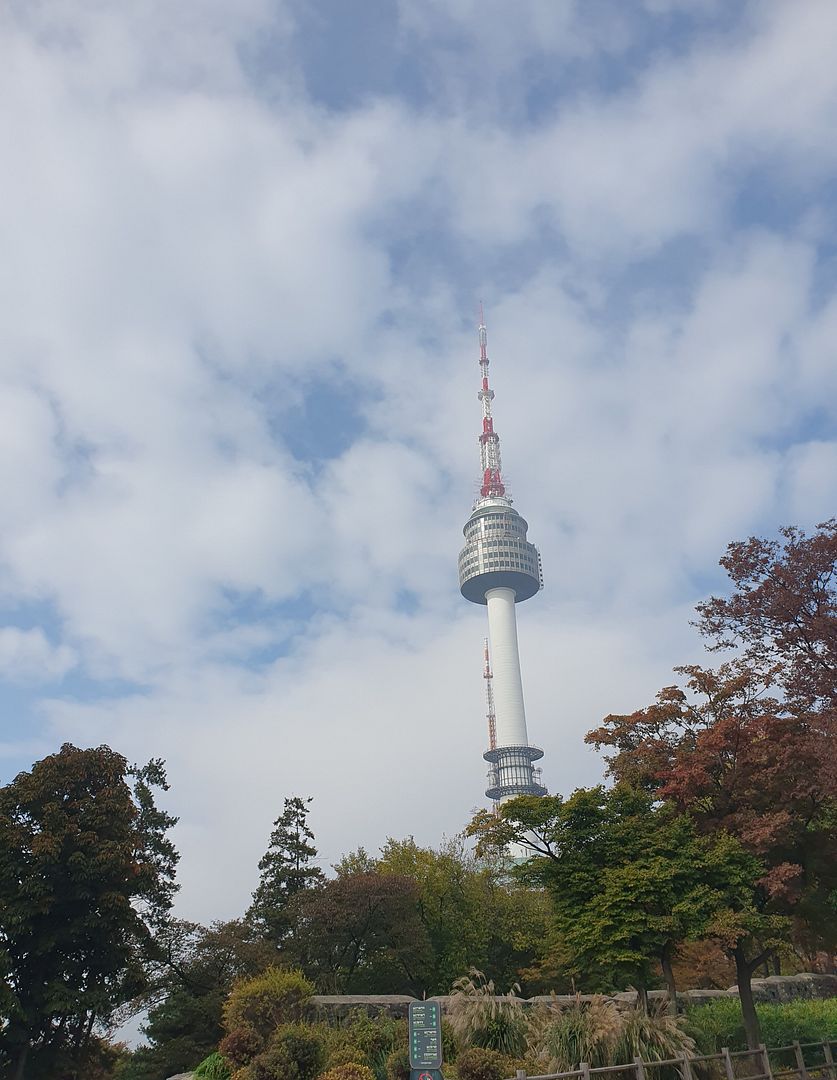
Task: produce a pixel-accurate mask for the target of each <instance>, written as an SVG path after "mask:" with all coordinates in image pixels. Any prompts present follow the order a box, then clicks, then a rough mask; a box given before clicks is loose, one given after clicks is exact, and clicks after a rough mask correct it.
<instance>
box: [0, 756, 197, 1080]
mask: <svg viewBox="0 0 837 1080" xmlns="http://www.w3.org/2000/svg"><path fill="white" fill-rule="evenodd" d="M154 788H162V789H163V790H166V788H167V785H166V777H165V772H164V769H163V765H162V762H160V761H151V762H149V764H148V765H146V766H144V767H143V768H136V767H134V768H129V767H128V764H127V762H126V760H125V758H124V757H122V756H121V755H120V754H117V753H115V752H114V751H113V750H111V749H110V748H109V747H107V746H100V747H98V748H97V749H91V750H80V749H77V748H76V747H75V746H71V745H70V744H65V745H64V746H63V747H62V748H61V750H60V752H59V753H57V754H52V755H50V756H49V757H47V758H44V759H43V760H42V761H39V762H37V763H36V764H35V765H34V766H33V767H32V769H31V771H30V772H22V773H20V774H19V775H18V776H17V777H16V778H15V779H14V780H13V781H12V782H11V783H10V784H8V785H6V786H5V787H3V788H0V962H2V968H3V973H4V989H5V995H4V1018H5V1023H4V1025H3V1027H2V1032H0V1053H2V1056H3V1058H5V1061H6V1062H7V1064H8V1068H9V1075H10V1076H11V1078H12V1080H21V1078H22V1077H23V1076H24V1070H25V1072H26V1075H27V1076H28V1077H35V1076H45V1077H54V1076H56V1075H58V1074H59V1072H60V1070H61V1069H64V1070H65V1071H67V1073H68V1075H76V1070H77V1066H78V1065H79V1062H80V1060H81V1058H82V1057H83V1056H84V1054H85V1052H86V1051H87V1049H88V1048H90V1047H91V1045H92V1043H93V1041H94V1040H95V1035H94V1028H95V1026H96V1024H97V1023H98V1024H100V1025H101V1024H106V1023H107V1022H108V1020H109V1019H110V1018H111V1017H112V1016H113V1014H114V1012H115V1010H116V1009H117V1008H118V1007H119V1006H120V1005H122V1004H123V1003H124V1002H126V1001H128V1000H129V999H131V998H132V997H134V996H135V995H136V994H137V993H139V992H140V991H141V990H142V989H143V987H144V985H145V983H146V965H147V961H148V959H149V957H150V955H151V953H152V952H153V945H154V935H155V933H156V932H157V931H158V930H159V928H160V927H161V926H162V924H163V922H164V920H165V918H166V915H167V912H168V910H169V909H170V907H171V902H172V897H173V894H174V890H175V887H176V886H175V884H174V876H175V867H176V864H177V858H178V856H177V853H176V852H175V850H174V847H173V846H172V844H171V842H170V841H169V839H168V838H167V836H166V833H167V831H168V829H170V828H171V827H172V826H173V825H174V824H175V822H176V819H175V818H173V817H171V816H170V815H169V814H166V813H165V812H164V811H161V810H159V809H158V808H157V807H156V806H155V803H154Z"/></svg>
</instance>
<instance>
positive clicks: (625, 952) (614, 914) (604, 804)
mask: <svg viewBox="0 0 837 1080" xmlns="http://www.w3.org/2000/svg"><path fill="white" fill-rule="evenodd" d="M471 831H472V832H473V833H474V834H475V835H477V836H478V837H479V845H480V848H481V849H484V848H486V847H490V846H494V847H506V846H507V845H508V844H509V843H522V844H524V845H526V846H527V847H529V849H530V850H531V851H532V852H533V854H534V855H535V856H536V857H535V858H532V859H530V860H528V861H527V862H526V863H525V864H523V866H521V867H520V868H519V869H518V870H517V871H516V872H517V874H518V876H521V877H523V878H524V879H526V880H529V881H532V882H536V883H540V884H542V885H543V886H545V887H546V888H547V889H548V890H549V892H550V894H551V897H552V901H553V908H554V913H555V919H556V924H557V930H558V933H559V935H560V938H561V940H562V942H563V944H564V946H565V948H566V949H567V950H568V953H569V956H570V958H571V960H572V963H573V966H574V968H575V970H576V972H577V974H579V975H582V974H584V975H586V976H587V977H588V978H589V977H590V975H592V976H593V978H594V979H598V980H601V981H602V982H603V983H604V985H608V984H609V985H610V986H613V985H614V984H618V983H619V982H625V981H629V982H631V983H633V985H634V986H636V987H637V990H638V993H639V995H640V1000H641V1002H642V1003H643V1005H644V1006H645V1007H646V1009H647V991H648V988H649V986H650V984H651V981H652V978H653V969H654V967H655V964H656V963H659V964H660V965H661V966H662V969H663V972H664V974H665V979H666V985H667V988H668V991H669V995H670V999H671V1005H672V1008H673V1009H676V986H675V984H674V975H673V970H672V959H673V956H674V952H675V949H676V947H677V944H678V943H679V942H681V941H684V940H687V939H694V938H697V937H699V936H702V935H703V934H705V933H707V932H708V929H709V927H710V926H715V924H716V923H718V924H719V925H720V924H721V923H722V924H723V925H724V926H725V927H727V932H728V928H729V927H730V926H731V924H732V917H731V915H730V914H729V913H730V912H731V911H736V912H738V913H739V915H741V912H742V909H743V903H744V902H743V901H742V895H741V894H742V881H743V884H744V890H743V896H744V898H745V900H746V898H747V897H749V896H750V895H751V893H752V888H753V881H754V880H755V879H756V878H757V876H758V873H759V869H760V867H759V863H758V862H757V860H755V859H753V858H752V857H751V856H748V855H746V853H745V852H744V851H743V849H742V848H741V846H740V845H739V844H737V843H736V842H735V841H733V840H731V838H729V837H728V836H724V835H722V836H719V837H718V838H716V839H714V840H711V839H710V838H708V837H703V836H701V835H699V834H698V833H697V832H696V831H695V828H694V825H693V822H692V820H691V819H690V818H689V817H688V816H687V815H684V814H678V813H676V812H675V811H673V810H672V808H670V807H667V806H665V805H662V806H660V805H657V804H655V803H654V800H653V797H652V795H650V794H649V793H647V792H645V791H642V790H636V789H634V788H631V787H629V786H628V785H627V784H618V785H617V786H616V787H615V788H613V789H611V790H609V791H608V790H605V789H604V788H603V787H595V788H589V789H583V788H582V789H579V790H578V791H576V792H574V793H573V795H572V796H571V797H570V798H568V799H566V800H565V799H562V798H561V797H560V796H551V797H547V798H542V799H536V798H531V797H523V798H519V799H515V800H511V801H510V802H508V803H505V804H504V805H503V806H502V807H501V809H500V817H499V818H498V817H496V816H495V815H492V814H488V813H486V812H483V813H482V814H479V815H477V817H476V818H475V819H474V822H473V824H472V826H471ZM722 916H723V918H722Z"/></svg>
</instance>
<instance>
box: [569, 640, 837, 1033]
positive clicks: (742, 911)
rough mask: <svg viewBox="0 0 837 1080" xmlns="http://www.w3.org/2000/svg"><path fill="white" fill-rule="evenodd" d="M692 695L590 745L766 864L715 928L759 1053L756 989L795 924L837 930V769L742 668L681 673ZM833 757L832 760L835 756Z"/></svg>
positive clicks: (619, 722) (671, 694) (632, 719)
mask: <svg viewBox="0 0 837 1080" xmlns="http://www.w3.org/2000/svg"><path fill="white" fill-rule="evenodd" d="M681 670H682V671H683V673H684V674H687V676H688V683H687V688H688V690H689V691H690V694H689V695H687V693H686V692H685V691H683V690H681V689H679V688H678V687H670V688H668V689H666V690H664V691H662V692H661V693H660V694H659V695H658V700H657V704H656V705H653V706H650V707H649V708H648V709H644V710H640V711H639V712H637V713H633V714H631V715H630V716H618V717H617V716H611V717H608V718H607V719H606V721H605V724H604V726H603V727H602V728H601V729H599V731H597V732H592V733H591V734H590V735H589V736H588V738H589V739H591V740H592V741H594V742H596V743H597V744H599V745H612V746H615V747H616V749H617V751H618V753H617V754H616V756H615V757H614V758H613V759H612V760H611V762H610V764H609V767H610V769H611V771H612V772H613V773H614V775H617V776H627V775H630V776H631V777H633V779H634V780H635V781H639V780H640V779H644V781H645V782H646V783H647V784H649V785H650V786H653V787H654V788H655V791H656V794H657V796H658V797H661V798H663V799H666V800H668V801H669V802H671V803H673V804H674V805H675V806H677V807H679V808H681V809H683V808H690V809H691V811H692V815H693V817H694V820H695V823H696V826H697V827H698V828H699V829H701V830H702V831H703V832H704V833H705V834H707V835H712V834H716V833H718V832H719V831H721V830H723V832H724V833H727V834H729V835H733V836H735V837H736V838H737V840H738V841H740V843H741V844H742V845H743V846H744V847H745V848H746V849H747V850H748V851H750V852H751V853H752V854H753V856H754V857H756V858H758V859H759V861H760V862H761V864H762V869H761V872H760V873H757V874H755V875H754V876H753V877H752V878H751V881H750V887H749V889H747V888H746V887H745V886H746V882H745V880H744V876H742V877H741V878H740V879H739V883H738V888H737V889H736V893H737V895H736V896H735V898H734V899H733V898H731V900H730V903H729V904H728V907H727V910H726V912H725V913H724V914H722V915H721V916H720V917H718V918H716V919H715V921H714V925H712V926H711V927H710V928H709V932H710V933H711V934H713V936H715V937H717V938H718V939H720V940H721V941H722V942H723V943H724V945H725V947H726V948H727V951H728V952H729V953H730V955H731V956H732V957H733V959H734V960H735V964H736V974H737V980H738V986H739V992H740V995H741V1001H742V1006H743V1008H744V1015H745V1023H746V1025H747V1028H748V1034H749V1038H750V1041H751V1043H752V1044H753V1045H758V1042H759V1041H760V1038H759V1034H758V1023H757V1018H756V1013H755V1009H754V1004H753V998H752V989H751V980H752V976H753V973H754V971H755V970H756V968H757V967H758V966H759V964H761V963H762V962H763V961H764V959H765V958H766V957H768V956H770V954H771V953H772V952H773V951H774V950H775V949H776V948H777V947H779V946H781V944H782V943H783V941H785V940H787V938H788V936H789V935H790V932H791V929H792V923H791V918H790V917H791V916H792V915H795V916H796V918H797V919H800V918H802V919H805V918H807V919H808V920H809V921H810V920H814V921H819V922H820V924H821V925H822V927H823V928H824V927H825V926H826V925H832V924H833V923H834V896H835V893H834V889H835V887H837V833H835V830H834V827H833V824H834V796H833V793H832V789H831V787H830V784H831V779H830V775H829V772H828V769H826V768H824V763H823V761H822V759H821V757H820V755H821V753H822V752H823V751H824V747H820V748H819V749H818V748H817V747H818V744H817V741H816V740H812V738H811V737H810V731H809V724H808V721H807V719H806V718H805V717H803V716H798V715H795V714H793V713H792V712H789V711H788V708H787V703H782V704H780V703H779V702H777V701H776V700H775V699H769V698H766V697H765V696H764V693H763V691H764V687H765V679H766V678H767V676H764V675H761V674H759V673H757V672H754V671H752V670H749V669H747V668H745V667H744V666H743V665H742V663H741V662H740V661H735V662H732V663H728V664H723V665H721V667H720V668H719V669H718V671H717V672H711V671H705V670H703V669H701V668H696V667H692V668H684V669H681ZM832 758H833V755H832Z"/></svg>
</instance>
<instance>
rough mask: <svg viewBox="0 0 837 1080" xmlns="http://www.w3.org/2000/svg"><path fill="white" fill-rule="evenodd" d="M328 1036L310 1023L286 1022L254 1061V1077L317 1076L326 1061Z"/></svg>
mask: <svg viewBox="0 0 837 1080" xmlns="http://www.w3.org/2000/svg"><path fill="white" fill-rule="evenodd" d="M325 1059H326V1051H325V1040H324V1039H323V1036H322V1033H321V1032H320V1031H318V1030H317V1028H316V1027H314V1026H313V1025H309V1024H282V1025H281V1026H280V1027H278V1028H277V1029H276V1031H275V1032H274V1034H273V1037H272V1038H271V1040H270V1044H269V1045H268V1047H267V1049H266V1050H264V1051H263V1052H262V1053H261V1054H259V1056H258V1057H257V1058H255V1059H254V1060H253V1062H252V1063H251V1065H250V1069H251V1072H252V1077H253V1080H314V1078H315V1077H316V1076H318V1075H319V1074H320V1073H321V1072H322V1070H323V1066H324V1065H325Z"/></svg>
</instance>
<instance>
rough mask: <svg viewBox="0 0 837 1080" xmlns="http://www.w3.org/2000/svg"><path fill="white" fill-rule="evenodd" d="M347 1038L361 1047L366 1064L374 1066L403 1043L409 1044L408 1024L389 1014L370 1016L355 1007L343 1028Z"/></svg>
mask: <svg viewBox="0 0 837 1080" xmlns="http://www.w3.org/2000/svg"><path fill="white" fill-rule="evenodd" d="M341 1031H342V1032H343V1033H344V1035H345V1038H346V1039H347V1040H348V1041H349V1042H351V1043H353V1044H354V1045H355V1046H358V1047H360V1049H361V1050H362V1051H363V1054H364V1061H365V1062H366V1064H368V1065H371V1066H373V1067H374V1065H375V1063H376V1062H383V1061H385V1060H386V1058H387V1056H388V1055H389V1054H390V1053H392V1051H393V1050H396V1049H397V1048H398V1047H399V1046H401V1045H402V1044H403V1045H404V1046H406V1045H407V1025H406V1023H405V1022H404V1021H403V1020H393V1019H391V1018H390V1017H389V1016H375V1017H372V1016H369V1015H368V1014H367V1013H366V1012H364V1010H363V1009H353V1010H352V1011H351V1012H350V1013H349V1016H348V1018H347V1021H346V1025H345V1027H343V1028H342V1029H341Z"/></svg>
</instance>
